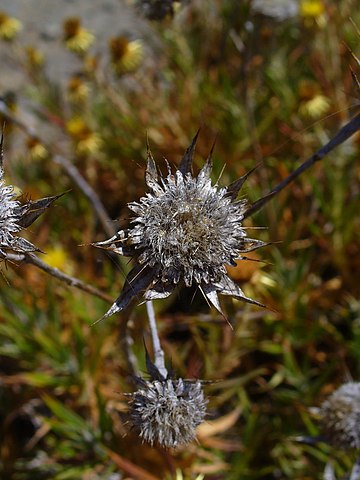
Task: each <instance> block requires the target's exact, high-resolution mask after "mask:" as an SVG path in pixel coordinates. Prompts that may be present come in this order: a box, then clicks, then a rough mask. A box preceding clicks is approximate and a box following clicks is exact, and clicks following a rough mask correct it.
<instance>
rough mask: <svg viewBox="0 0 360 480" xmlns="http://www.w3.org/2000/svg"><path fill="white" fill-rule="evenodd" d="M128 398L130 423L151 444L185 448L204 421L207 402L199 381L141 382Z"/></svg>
mask: <svg viewBox="0 0 360 480" xmlns="http://www.w3.org/2000/svg"><path fill="white" fill-rule="evenodd" d="M131 396H132V398H131V402H130V417H131V421H132V424H133V425H134V427H136V428H137V429H138V430H139V434H140V437H141V438H142V439H143V440H144V441H145V442H148V443H150V444H151V445H153V444H155V443H157V444H159V445H161V446H163V447H165V448H176V447H178V446H180V445H186V444H187V443H190V442H191V441H192V440H194V438H195V435H196V433H195V429H196V427H197V426H198V425H200V423H202V422H203V421H204V417H205V414H206V403H207V401H206V399H205V398H204V393H203V390H202V387H201V383H200V381H195V382H190V381H187V380H182V379H181V378H179V379H177V380H174V379H163V380H153V381H144V380H142V381H141V387H140V388H139V389H138V390H137V391H136V392H135V393H133V394H132V395H131Z"/></svg>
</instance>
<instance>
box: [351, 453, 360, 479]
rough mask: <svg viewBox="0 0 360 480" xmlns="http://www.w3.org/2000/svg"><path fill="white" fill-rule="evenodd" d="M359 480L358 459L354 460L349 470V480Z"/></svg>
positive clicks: (359, 464) (359, 467) (359, 468)
mask: <svg viewBox="0 0 360 480" xmlns="http://www.w3.org/2000/svg"><path fill="white" fill-rule="evenodd" d="M359 479H360V457H358V458H357V459H356V462H355V465H354V466H353V469H352V470H351V475H350V480H359Z"/></svg>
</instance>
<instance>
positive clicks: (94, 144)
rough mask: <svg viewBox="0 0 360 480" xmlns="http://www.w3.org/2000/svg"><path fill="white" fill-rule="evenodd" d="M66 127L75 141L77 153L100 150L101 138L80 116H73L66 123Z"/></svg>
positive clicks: (90, 152) (87, 153)
mask: <svg viewBox="0 0 360 480" xmlns="http://www.w3.org/2000/svg"><path fill="white" fill-rule="evenodd" d="M66 129H67V131H68V132H69V134H70V135H71V136H72V137H73V139H74V140H75V143H76V147H75V148H76V152H77V153H78V154H79V155H90V154H94V153H97V152H99V151H100V149H101V146H102V140H101V138H100V137H99V135H98V134H97V133H95V132H93V131H92V130H91V128H89V126H88V125H87V124H86V123H85V121H84V120H83V119H82V118H81V117H74V118H72V119H70V120H69V121H68V122H67V124H66Z"/></svg>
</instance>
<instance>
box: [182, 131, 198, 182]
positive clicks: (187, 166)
mask: <svg viewBox="0 0 360 480" xmlns="http://www.w3.org/2000/svg"><path fill="white" fill-rule="evenodd" d="M199 133H200V128H199V130H198V131H197V132H196V135H195V137H194V138H193V139H192V142H191V144H190V145H189V147H188V148H187V149H186V151H185V153H184V156H183V158H182V160H181V162H180V165H179V171H180V172H181V173H182V174H183V175H186V174H187V173H191V172H192V163H193V158H194V151H195V147H196V142H197V139H198V136H199Z"/></svg>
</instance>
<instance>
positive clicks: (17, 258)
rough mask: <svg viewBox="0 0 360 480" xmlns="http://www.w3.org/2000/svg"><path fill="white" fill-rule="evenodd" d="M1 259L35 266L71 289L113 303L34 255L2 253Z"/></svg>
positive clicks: (99, 291) (95, 289)
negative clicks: (76, 289)
mask: <svg viewBox="0 0 360 480" xmlns="http://www.w3.org/2000/svg"><path fill="white" fill-rule="evenodd" d="M0 258H3V259H4V260H7V261H9V262H13V263H28V264H31V265H34V266H35V267H38V268H40V269H41V270H43V271H44V272H46V273H48V274H49V275H51V276H52V277H55V278H57V279H58V280H60V281H62V282H64V283H66V284H67V285H70V286H71V287H75V288H78V289H79V290H82V291H83V292H87V293H90V294H91V295H93V296H95V297H98V298H101V300H104V301H105V302H108V303H111V302H112V298H111V297H110V296H109V295H107V294H106V293H103V292H102V291H101V290H98V289H97V288H94V287H92V286H91V285H88V284H87V283H85V282H83V281H82V280H79V279H78V278H75V277H72V276H70V275H67V274H66V273H64V272H62V271H60V270H59V269H57V268H54V267H51V266H50V265H48V264H47V263H45V262H43V261H42V260H41V259H40V258H39V257H37V256H36V255H35V254H33V253H28V252H26V253H22V254H16V253H6V254H4V253H1V252H0Z"/></svg>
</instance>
